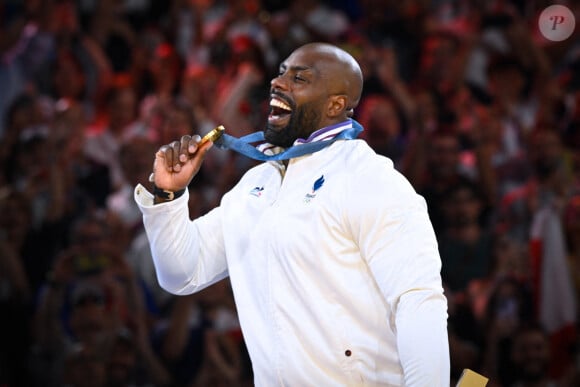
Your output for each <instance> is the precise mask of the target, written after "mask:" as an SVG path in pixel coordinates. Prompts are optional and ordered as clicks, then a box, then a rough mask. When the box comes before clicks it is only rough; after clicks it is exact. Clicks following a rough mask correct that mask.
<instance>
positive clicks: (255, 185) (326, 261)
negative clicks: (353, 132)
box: [135, 140, 449, 387]
mask: <svg viewBox="0 0 580 387" xmlns="http://www.w3.org/2000/svg"><path fill="white" fill-rule="evenodd" d="M135 199H136V201H137V202H138V203H139V205H140V208H141V210H142V212H143V215H144V217H143V220H144V224H145V228H146V230H147V234H148V237H149V241H150V243H151V248H152V253H153V257H154V261H155V266H156V270H157V274H158V279H159V282H160V284H161V286H162V287H164V288H165V289H166V290H167V291H169V292H171V293H175V294H189V293H192V292H195V291H197V290H200V289H202V288H204V287H207V286H209V285H211V284H212V283H215V282H216V281H219V280H221V279H223V278H225V277H226V276H228V275H229V276H230V280H231V284H232V288H233V292H234V297H235V301H236V305H237V309H238V313H239V319H240V324H241V327H242V331H243V335H244V338H245V341H246V345H247V348H248V351H249V354H250V357H251V360H252V366H253V371H254V378H255V384H256V385H257V386H275V385H279V386H300V387H302V386H429V387H436V386H442V387H448V386H449V348H448V341H447V302H446V299H445V297H444V295H443V289H442V285H441V277H440V268H441V261H440V258H439V254H438V250H437V244H436V239H435V235H434V232H433V229H432V226H431V223H430V221H429V217H428V214H427V209H426V204H425V201H424V200H423V198H422V197H420V196H419V195H417V194H416V193H415V191H414V190H413V188H412V187H411V185H410V184H409V183H408V181H407V180H406V179H405V178H404V177H403V176H402V175H401V174H400V173H399V172H397V171H396V170H395V169H394V168H393V165H392V162H391V161H390V160H389V159H387V158H384V157H381V156H378V155H376V154H375V153H374V152H373V151H372V150H371V148H370V147H369V146H368V145H367V144H366V143H365V142H364V141H361V140H348V141H344V140H339V141H336V142H335V143H334V144H332V145H331V146H329V147H327V148H325V149H323V150H321V151H319V152H316V153H314V154H311V155H307V156H302V157H299V158H296V159H292V160H291V161H290V163H289V165H288V168H287V171H286V173H285V175H284V174H283V168H282V167H281V166H280V164H279V163H276V162H266V163H263V164H260V165H258V166H257V167H254V168H252V169H251V170H249V171H248V172H247V173H246V174H245V175H244V176H243V178H242V179H241V180H240V182H239V183H238V184H237V185H236V186H235V187H234V188H233V189H232V190H231V191H230V192H229V193H227V194H226V195H224V197H223V198H222V201H221V204H220V206H219V207H217V208H215V209H214V210H212V211H211V212H209V213H208V214H207V215H205V216H203V217H201V218H199V219H196V220H195V221H193V222H192V221H190V220H189V218H188V209H187V201H188V196H187V193H186V194H185V195H184V196H182V197H180V198H178V199H176V200H175V201H173V202H168V203H163V204H158V205H153V199H152V196H151V194H149V193H148V192H147V191H146V190H145V189H144V188H143V187H142V186H138V187H137V188H136V190H135Z"/></svg>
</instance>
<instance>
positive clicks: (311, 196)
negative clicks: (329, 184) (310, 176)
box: [304, 175, 324, 203]
mask: <svg viewBox="0 0 580 387" xmlns="http://www.w3.org/2000/svg"><path fill="white" fill-rule="evenodd" d="M323 184H324V175H322V176H320V177H319V178H318V179H316V181H315V182H314V184H313V185H312V191H311V192H309V193H307V194H306V195H305V196H304V203H309V202H310V201H311V200H312V199H314V198H315V197H316V191H318V190H319V189H320V187H322V185H323Z"/></svg>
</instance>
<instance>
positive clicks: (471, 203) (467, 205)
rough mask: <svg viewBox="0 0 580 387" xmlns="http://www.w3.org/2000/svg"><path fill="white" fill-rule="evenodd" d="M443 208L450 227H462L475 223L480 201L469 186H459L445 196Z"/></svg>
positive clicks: (477, 217)
mask: <svg viewBox="0 0 580 387" xmlns="http://www.w3.org/2000/svg"><path fill="white" fill-rule="evenodd" d="M444 210H445V215H446V219H447V222H449V225H450V226H451V227H463V226H467V225H472V224H474V223H477V221H478V219H479V215H480V212H481V203H480V201H479V200H478V198H477V195H476V194H475V193H474V192H473V191H472V190H471V189H470V188H468V187H461V188H457V189H454V190H453V192H452V193H451V194H450V195H449V196H448V197H447V198H446V201H445V206H444Z"/></svg>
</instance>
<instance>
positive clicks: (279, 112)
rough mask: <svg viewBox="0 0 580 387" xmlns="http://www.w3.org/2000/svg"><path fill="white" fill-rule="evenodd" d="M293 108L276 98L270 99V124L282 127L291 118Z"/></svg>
mask: <svg viewBox="0 0 580 387" xmlns="http://www.w3.org/2000/svg"><path fill="white" fill-rule="evenodd" d="M291 114H292V108H291V107H290V105H288V104H287V103H286V102H284V101H282V100H281V99H280V98H278V97H276V96H272V98H271V99H270V115H269V116H268V123H270V124H273V125H280V124H282V123H283V121H286V120H288V119H289V118H290V115H291Z"/></svg>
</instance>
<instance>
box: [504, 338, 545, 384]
mask: <svg viewBox="0 0 580 387" xmlns="http://www.w3.org/2000/svg"><path fill="white" fill-rule="evenodd" d="M511 356H512V360H513V362H514V363H515V365H516V367H517V368H518V370H519V376H520V379H522V380H524V381H528V382H533V381H538V380H541V379H543V378H544V377H545V376H546V372H547V367H548V361H549V358H550V347H549V342H548V339H547V337H546V335H545V334H544V333H543V332H542V331H540V330H536V329H530V330H526V331H523V332H518V333H517V334H516V336H515V338H514V342H513V347H512V354H511Z"/></svg>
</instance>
